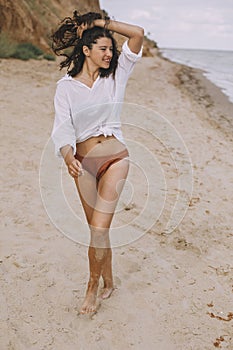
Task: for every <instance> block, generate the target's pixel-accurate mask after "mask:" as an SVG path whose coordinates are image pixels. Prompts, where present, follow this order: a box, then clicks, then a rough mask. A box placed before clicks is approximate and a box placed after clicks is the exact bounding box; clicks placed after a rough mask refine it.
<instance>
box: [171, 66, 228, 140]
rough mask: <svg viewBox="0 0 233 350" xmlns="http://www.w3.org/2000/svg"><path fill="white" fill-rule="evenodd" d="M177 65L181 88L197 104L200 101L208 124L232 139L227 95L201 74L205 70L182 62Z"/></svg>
mask: <svg viewBox="0 0 233 350" xmlns="http://www.w3.org/2000/svg"><path fill="white" fill-rule="evenodd" d="M176 64H177V63H176ZM178 65H179V64H178ZM179 66H180V70H179V71H178V72H177V77H178V79H179V80H180V82H181V89H184V90H185V91H187V93H188V94H189V96H190V98H193V99H194V100H195V102H197V104H199V103H201V104H202V106H204V108H205V110H206V111H207V113H208V116H209V122H210V124H212V125H215V126H216V127H217V128H219V129H221V130H222V131H223V132H224V133H225V134H226V135H227V136H228V137H230V139H231V140H232V133H233V103H232V102H231V101H230V100H229V98H228V96H227V95H225V94H224V93H223V92H222V90H221V88H220V87H218V86H217V85H215V84H214V83H213V82H211V81H210V80H209V79H208V78H207V77H206V76H204V75H203V73H205V71H203V70H201V69H197V68H191V67H188V66H186V65H182V64H180V65H179Z"/></svg>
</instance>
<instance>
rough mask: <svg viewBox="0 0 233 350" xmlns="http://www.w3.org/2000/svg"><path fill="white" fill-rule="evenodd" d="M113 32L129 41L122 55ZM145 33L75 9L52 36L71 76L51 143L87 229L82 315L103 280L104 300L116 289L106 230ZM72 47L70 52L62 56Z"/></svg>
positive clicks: (58, 99)
mask: <svg viewBox="0 0 233 350" xmlns="http://www.w3.org/2000/svg"><path fill="white" fill-rule="evenodd" d="M111 32H117V33H119V34H122V35H124V36H125V37H127V38H128V40H127V41H126V42H125V43H124V45H123V47H122V53H121V54H120V55H119V54H118V51H117V47H116V42H115V40H114V38H113V37H112V34H111ZM143 35H144V31H143V29H142V28H140V27H138V26H135V25H130V24H127V23H122V22H118V21H114V20H109V18H106V17H105V19H103V18H102V17H101V15H100V14H98V13H93V12H89V13H87V14H85V15H78V13H77V12H76V11H75V12H74V15H73V18H65V19H64V20H63V22H62V23H61V26H60V27H59V28H58V30H57V31H56V32H55V33H54V34H53V50H54V52H55V53H56V54H57V55H64V56H65V57H66V59H65V60H64V61H63V62H61V64H60V67H61V68H63V67H68V69H69V70H68V73H67V74H66V75H65V77H64V78H62V79H61V80H60V81H59V82H58V84H57V90H56V94H55V98H54V105H55V121H54V127H53V131H52V138H53V141H54V143H55V149H56V154H57V155H58V156H62V157H63V158H64V161H65V163H66V165H67V168H68V172H69V174H70V175H71V176H72V177H73V178H74V181H75V183H76V186H77V190H78V193H79V196H80V199H81V203H82V206H83V209H84V212H85V215H86V219H87V222H88V224H89V227H90V237H91V239H90V246H89V251H88V256H89V268H90V278H89V282H88V286H87V291H86V297H85V300H84V302H83V305H82V307H81V310H80V312H81V313H83V314H85V313H90V312H95V311H96V300H97V290H98V284H99V279H100V277H101V276H102V278H103V281H104V290H103V293H102V295H101V297H102V298H103V299H106V298H108V297H110V295H111V293H112V291H113V277H112V251H111V248H110V241H109V228H110V225H111V222H112V218H113V215H114V210H115V208H116V205H117V202H118V199H119V195H120V193H121V191H122V189H123V186H124V182H125V180H126V177H127V174H128V170H129V158H128V156H129V154H128V151H127V147H126V144H125V142H124V139H123V136H122V132H121V123H120V111H121V104H122V102H123V98H124V92H125V87H126V83H127V80H128V77H129V75H130V73H131V72H132V69H133V67H134V65H135V62H136V61H137V60H138V59H139V58H140V57H141V53H142V42H143ZM71 47H72V48H73V50H72V52H70V53H69V54H68V53H67V52H66V53H64V49H67V48H71ZM84 170H85V171H84ZM81 175H82V176H81Z"/></svg>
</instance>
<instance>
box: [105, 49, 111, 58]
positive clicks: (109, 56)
mask: <svg viewBox="0 0 233 350" xmlns="http://www.w3.org/2000/svg"><path fill="white" fill-rule="evenodd" d="M106 56H107V57H108V58H111V57H112V51H111V50H110V49H107V50H106Z"/></svg>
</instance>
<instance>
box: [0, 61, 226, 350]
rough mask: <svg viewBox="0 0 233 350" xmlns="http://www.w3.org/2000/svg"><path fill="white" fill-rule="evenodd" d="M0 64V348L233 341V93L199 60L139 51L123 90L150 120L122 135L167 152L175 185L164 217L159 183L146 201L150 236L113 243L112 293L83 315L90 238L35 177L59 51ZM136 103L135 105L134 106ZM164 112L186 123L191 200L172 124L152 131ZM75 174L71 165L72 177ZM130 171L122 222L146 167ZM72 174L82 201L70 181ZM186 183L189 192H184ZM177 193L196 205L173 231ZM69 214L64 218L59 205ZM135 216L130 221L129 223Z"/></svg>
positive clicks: (199, 348)
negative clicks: (76, 237)
mask: <svg viewBox="0 0 233 350" xmlns="http://www.w3.org/2000/svg"><path fill="white" fill-rule="evenodd" d="M0 72H1V73H0V74H1V86H0V92H1V93H0V100H1V128H2V136H1V168H2V185H1V189H2V201H1V213H2V231H1V238H0V239H1V241H0V243H1V246H0V273H1V280H0V281H1V286H0V288H1V293H0V307H1V312H0V349H1V350H13V349H14V350H31V349H32V350H34V349H35V350H37V349H38V350H39V349H40V350H42V349H43V350H45V349H46V350H47V349H48V350H49V349H54V350H66V349H67V350H76V349H78V350H82V349H91V350H92V349H101V350H105V349H106V350H109V349H111V350H112V349H113V350H115V349H156V350H157V349H158V350H176V349H177V350H210V349H215V348H222V349H233V336H232V335H233V317H232V316H233V314H232V312H233V303H232V300H233V264H232V261H233V253H232V252H233V232H232V226H233V216H232V198H233V186H232V160H233V147H232V143H233V142H232V129H231V125H232V124H231V125H230V124H229V125H228V127H226V120H229V119H230V117H232V115H229V113H230V111H232V104H230V103H229V102H228V101H227V99H226V98H224V97H223V96H222V94H221V92H220V91H219V90H218V89H216V88H215V87H214V86H213V85H212V84H211V83H208V82H206V80H205V79H202V78H201V76H200V72H197V71H193V70H189V69H187V68H185V67H183V66H179V65H177V64H173V63H170V62H169V61H167V60H163V59H161V58H160V57H158V56H157V57H154V58H143V59H142V61H141V62H139V63H138V65H137V67H136V68H135V71H134V73H133V75H132V77H131V78H130V80H129V83H128V88H127V94H126V101H127V102H130V103H133V104H139V105H140V106H138V108H137V111H139V112H140V113H135V123H136V122H137V123H139V124H140V123H142V124H143V123H144V121H147V124H146V125H147V130H146V131H145V128H144V129H143V130H141V131H140V132H138V130H136V129H135V128H134V127H131V128H130V127H127V128H126V135H125V136H127V137H128V138H131V139H134V138H136V141H137V142H138V144H139V146H141V145H146V146H147V149H148V151H146V152H148V154H147V155H149V150H150V151H151V152H152V153H153V154H154V156H155V158H156V161H157V163H158V164H159V166H155V172H156V171H158V173H157V174H158V175H160V174H163V176H164V179H166V186H167V188H165V186H164V183H162V185H161V186H162V187H161V188H160V192H159V193H161V191H162V190H164V189H165V190H166V194H167V197H166V201H165V203H164V206H162V209H163V211H162V214H161V216H160V217H159V219H158V220H157V221H156V218H157V211H158V210H159V209H158V208H160V203H159V202H160V200H161V198H160V197H159V194H158V201H157V202H158V203H157V202H156V201H155V202H154V207H153V206H152V207H150V208H149V209H147V211H146V212H145V215H147V216H148V218H150V219H151V218H152V221H154V225H152V227H151V228H150V229H149V230H148V232H147V233H146V234H144V235H143V233H144V232H143V228H141V227H140V220H141V222H142V226H143V224H144V223H143V219H140V220H139V224H138V225H137V230H138V231H140V230H141V234H142V235H143V236H142V237H141V238H140V239H138V240H136V241H134V242H132V243H131V244H128V245H124V246H122V247H118V248H115V249H114V261H113V263H114V276H115V277H114V279H115V285H116V287H117V289H116V290H115V291H114V293H113V295H112V297H111V298H110V299H108V300H106V301H104V302H102V304H101V306H100V308H99V310H98V312H97V314H96V315H94V316H91V317H90V316H79V315H78V310H79V307H80V305H81V303H82V300H83V296H84V292H85V288H86V281H87V277H88V263H87V247H86V246H83V245H80V244H78V243H75V242H74V241H72V240H70V239H68V238H67V237H65V236H64V235H63V234H62V233H60V232H59V231H58V230H57V229H56V227H54V225H53V224H52V223H51V221H50V219H49V217H48V216H47V214H46V211H45V208H44V206H43V204H42V201H41V196H40V188H39V170H40V169H39V168H40V160H41V156H42V151H43V149H44V147H45V144H46V142H47V140H48V138H49V136H50V132H51V128H52V123H53V104H52V100H53V95H54V91H55V82H56V80H58V78H59V77H60V76H61V75H63V73H60V72H59V71H58V70H57V64H56V63H54V62H48V61H34V60H31V61H29V62H21V61H17V60H1V61H0ZM193 74H196V75H195V77H194V76H193ZM198 74H199V75H198ZM178 76H179V77H180V79H181V80H182V82H181V81H180V79H179V78H178ZM186 77H189V79H188V80H187V78H186ZM192 79H194V80H192ZM200 87H201V91H200ZM216 94H217V95H216ZM207 95H208V96H207ZM214 96H215V97H216V96H218V102H217V101H216V98H215V97H214ZM207 100H208V102H207ZM221 104H222V105H221ZM210 105H211V106H210ZM221 107H222V117H219V113H218V108H220V109H221ZM134 111H135V105H132V113H131V116H130V117H131V118H132V115H133V117H134V114H133V113H134ZM141 111H142V112H141ZM153 111H154V112H153ZM158 113H159V114H160V115H162V116H164V117H166V119H164V120H165V126H166V125H168V122H166V120H167V121H169V122H170V123H171V124H169V125H173V126H174V127H175V129H174V130H177V131H178V132H179V133H180V135H181V138H182V140H184V142H185V144H186V146H187V149H188V151H189V153H190V156H191V163H192V169H193V192H192V194H191V201H190V203H189V199H190V198H189V195H190V183H188V184H187V183H185V186H186V185H187V186H186V187H185V186H184V187H183V188H179V182H178V181H179V180H180V179H182V169H183V170H184V171H183V173H184V176H186V175H187V172H188V171H189V170H190V168H187V167H186V165H187V164H188V161H187V154H186V155H185V154H184V152H182V151H180V149H179V145H178V146H177V145H175V146H174V147H173V148H172V144H171V145H170V146H169V147H167V148H166V142H168V141H169V140H170V139H169V134H168V136H167V138H166V132H167V129H166V127H165V128H164V133H163V134H161V135H162V136H161V137H163V140H162V141H161V140H159V141H158V139H157V138H156V137H154V136H153V133H152V134H150V135H149V133H148V129H150V128H151V130H154V129H155V130H156V129H158V130H159V128H160V127H161V125H160V124H159V121H158V125H157V124H156V121H157V119H156V118H157V117H155V119H154V121H153V115H155V116H157V115H158ZM129 114H130V110H129ZM151 116H152V117H151ZM140 118H141V119H140ZM227 123H228V122H227ZM231 123H232V122H231ZM143 125H144V124H143ZM221 125H222V126H223V127H221ZM174 134H176V132H174ZM174 142H175V139H174ZM172 151H174V153H172ZM132 153H133V156H136V157H137V154H136V155H135V153H134V152H132ZM140 154H141V153H140V152H139V154H138V157H140ZM174 154H177V155H178V158H177V163H175V162H174V158H172V157H173V155H174ZM139 161H140V162H142V163H143V162H144V161H145V160H144V159H139ZM177 164H178V167H177ZM152 168H153V167H152ZM161 169H162V170H161ZM152 170H153V169H152ZM54 172H56V169H55V170H54ZM50 176H53V170H52V171H51V170H50ZM148 176H149V175H148ZM185 179H186V180H187V177H186V178H185ZM71 181H72V180H71V179H70V178H69V177H68V176H67V182H66V183H67V184H71ZM132 181H133V184H134V191H135V198H134V202H133V203H130V205H128V207H127V208H126V209H128V210H124V211H123V212H124V213H123V215H122V216H121V215H118V217H117V218H116V221H115V223H116V226H117V223H120V222H121V220H123V219H122V217H124V219H125V220H126V222H127V220H129V221H130V219H132V218H134V217H138V216H139V211H140V198H141V200H142V198H143V197H142V195H143V193H142V191H143V190H144V188H143V186H142V182H141V180H140V176H139V177H137V176H134V174H132ZM157 183H160V178H159V176H158V177H157V178H155V184H157ZM67 186H68V189H67V191H68V192H67V193H70V195H71V196H73V198H74V199H71V201H77V202H76V205H77V206H78V205H79V204H78V200H77V198H78V197H77V196H76V193H75V191H73V187H72V185H67ZM69 186H71V187H70V188H69ZM142 188H143V189H142ZM157 190H158V189H157ZM179 191H180V192H182V193H183V194H184V195H183V197H182V196H181V197H179V198H178V197H177V194H176V192H179ZM163 198H164V197H163ZM163 198H162V199H163ZM177 198H178V199H180V198H181V200H184V198H186V202H185V201H184V202H185V203H184V204H185V206H186V208H187V209H188V210H187V212H186V215H185V217H184V218H183V220H182V222H181V223H180V224H179V225H178V227H177V228H176V229H175V230H174V231H173V232H172V233H171V234H166V233H165V232H166V231H165V228H166V225H167V222H168V220H169V218H170V217H171V216H172V208H173V207H174V203H175V202H176V199H177ZM187 203H189V204H187ZM185 206H184V207H185ZM181 214H182V213H181ZM153 215H154V217H153ZM177 215H178V216H179V212H178V214H177ZM61 218H62V220H63V219H64V220H65V218H64V217H63V216H62V213H61ZM134 228H135V230H136V225H134V223H133V222H132V223H130V225H129V229H131V230H132V229H134Z"/></svg>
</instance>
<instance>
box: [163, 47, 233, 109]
mask: <svg viewBox="0 0 233 350" xmlns="http://www.w3.org/2000/svg"><path fill="white" fill-rule="evenodd" d="M160 51H161V53H162V55H163V56H164V57H166V58H168V59H170V60H171V61H174V62H177V63H182V64H185V65H186V66H189V67H193V68H199V69H202V70H204V73H203V74H204V75H205V76H206V77H207V79H209V80H210V81H211V82H212V83H214V84H215V85H217V86H218V87H219V88H220V89H221V90H222V91H223V93H224V94H225V95H227V96H228V98H229V100H230V101H231V102H232V103H233V51H222V50H221V51H220V50H196V49H160Z"/></svg>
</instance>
